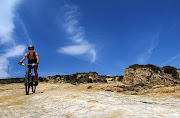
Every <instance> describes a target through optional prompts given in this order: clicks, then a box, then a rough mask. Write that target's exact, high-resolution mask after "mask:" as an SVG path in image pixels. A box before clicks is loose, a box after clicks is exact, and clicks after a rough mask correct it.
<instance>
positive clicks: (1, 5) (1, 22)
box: [0, 0, 20, 44]
mask: <svg viewBox="0 0 180 118" xmlns="http://www.w3.org/2000/svg"><path fill="white" fill-rule="evenodd" d="M19 1H20V0H1V1H0V43H2V44H4V43H9V41H11V42H14V41H13V40H12V38H11V37H12V33H13V29H14V24H13V22H12V21H13V18H14V13H13V11H14V9H15V7H16V5H17V4H18V3H19Z"/></svg>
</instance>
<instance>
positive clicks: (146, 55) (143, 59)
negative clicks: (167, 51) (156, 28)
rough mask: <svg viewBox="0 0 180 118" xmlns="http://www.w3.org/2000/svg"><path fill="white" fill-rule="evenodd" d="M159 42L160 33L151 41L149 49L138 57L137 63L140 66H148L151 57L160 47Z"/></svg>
mask: <svg viewBox="0 0 180 118" xmlns="http://www.w3.org/2000/svg"><path fill="white" fill-rule="evenodd" d="M158 41H159V33H157V34H156V35H154V37H153V38H152V39H151V42H150V45H149V48H148V49H147V50H145V51H144V52H143V53H142V54H140V55H139V56H138V59H137V62H138V63H139V64H146V63H147V62H148V60H149V59H150V58H151V55H152V54H153V51H154V49H155V48H156V47H157V46H158Z"/></svg>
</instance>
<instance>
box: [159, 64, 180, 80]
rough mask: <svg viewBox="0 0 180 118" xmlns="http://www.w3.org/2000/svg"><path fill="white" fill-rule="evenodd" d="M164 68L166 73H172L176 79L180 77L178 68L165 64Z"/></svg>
mask: <svg viewBox="0 0 180 118" xmlns="http://www.w3.org/2000/svg"><path fill="white" fill-rule="evenodd" d="M162 69H163V70H164V73H168V74H172V76H173V77H174V79H179V77H178V72H177V68H175V67H172V66H164V67H162Z"/></svg>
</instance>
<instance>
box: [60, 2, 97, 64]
mask: <svg viewBox="0 0 180 118" xmlns="http://www.w3.org/2000/svg"><path fill="white" fill-rule="evenodd" d="M63 11H65V15H64V25H63V28H64V29H65V32H66V33H67V35H68V37H69V39H70V40H71V41H72V42H73V43H74V44H73V45H69V46H64V47H60V48H59V49H58V50H57V51H58V52H59V53H64V54H67V55H83V54H88V55H90V56H89V57H90V60H91V62H92V63H93V62H95V61H96V51H95V48H94V45H93V44H91V43H89V42H88V40H86V39H85V30H84V28H83V27H82V26H81V25H80V23H79V19H78V17H79V12H78V7H77V6H76V5H65V6H64V7H63Z"/></svg>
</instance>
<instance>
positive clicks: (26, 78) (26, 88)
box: [25, 72, 30, 95]
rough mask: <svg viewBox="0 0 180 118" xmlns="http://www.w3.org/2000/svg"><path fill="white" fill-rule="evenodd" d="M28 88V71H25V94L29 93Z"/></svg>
mask: <svg viewBox="0 0 180 118" xmlns="http://www.w3.org/2000/svg"><path fill="white" fill-rule="evenodd" d="M29 88H30V85H29V72H27V73H26V77H25V92H26V95H29Z"/></svg>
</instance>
